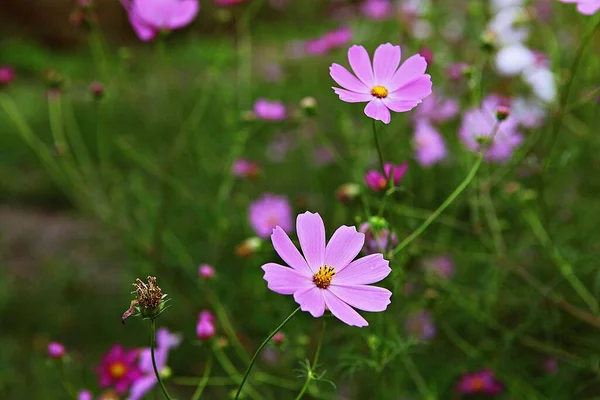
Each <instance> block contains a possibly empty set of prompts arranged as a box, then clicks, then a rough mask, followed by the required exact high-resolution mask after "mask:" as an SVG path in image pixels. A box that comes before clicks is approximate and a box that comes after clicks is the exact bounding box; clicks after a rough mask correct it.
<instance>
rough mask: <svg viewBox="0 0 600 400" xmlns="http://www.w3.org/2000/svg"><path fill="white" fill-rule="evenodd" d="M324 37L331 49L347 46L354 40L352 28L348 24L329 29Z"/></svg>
mask: <svg viewBox="0 0 600 400" xmlns="http://www.w3.org/2000/svg"><path fill="white" fill-rule="evenodd" d="M323 39H324V40H325V42H326V43H327V45H328V46H329V48H330V49H336V48H338V47H342V46H347V45H348V43H350V41H351V40H352V29H350V27H348V26H342V27H340V28H338V29H334V30H332V31H329V32H327V33H325V35H323Z"/></svg>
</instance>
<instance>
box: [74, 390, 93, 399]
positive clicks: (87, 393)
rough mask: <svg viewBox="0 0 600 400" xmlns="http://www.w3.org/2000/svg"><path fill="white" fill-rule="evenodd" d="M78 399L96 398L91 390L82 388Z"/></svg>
mask: <svg viewBox="0 0 600 400" xmlns="http://www.w3.org/2000/svg"><path fill="white" fill-rule="evenodd" d="M77 400H94V395H93V394H92V392H90V391H89V390H82V391H80V392H79V393H77Z"/></svg>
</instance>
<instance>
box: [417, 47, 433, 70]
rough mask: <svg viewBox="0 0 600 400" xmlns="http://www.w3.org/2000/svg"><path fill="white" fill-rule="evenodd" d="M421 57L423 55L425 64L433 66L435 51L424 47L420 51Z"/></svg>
mask: <svg viewBox="0 0 600 400" xmlns="http://www.w3.org/2000/svg"><path fill="white" fill-rule="evenodd" d="M419 55H421V56H422V57H423V58H424V59H425V62H426V63H427V65H428V66H429V65H431V64H433V59H434V55H433V50H431V48H429V47H426V46H422V47H421V48H420V49H419Z"/></svg>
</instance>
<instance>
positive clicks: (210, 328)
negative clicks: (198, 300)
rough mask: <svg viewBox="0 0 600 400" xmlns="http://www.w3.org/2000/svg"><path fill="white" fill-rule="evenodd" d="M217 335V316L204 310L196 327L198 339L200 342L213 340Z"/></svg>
mask: <svg viewBox="0 0 600 400" xmlns="http://www.w3.org/2000/svg"><path fill="white" fill-rule="evenodd" d="M216 334H217V329H216V327H215V316H214V314H213V313H211V312H210V311H208V310H204V311H202V312H201V313H200V315H199V316H198V324H197V325H196V337H197V338H198V339H200V340H209V339H212V338H213V337H214V336H215V335H216Z"/></svg>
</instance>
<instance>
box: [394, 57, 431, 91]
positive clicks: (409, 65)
mask: <svg viewBox="0 0 600 400" xmlns="http://www.w3.org/2000/svg"><path fill="white" fill-rule="evenodd" d="M426 69H427V61H425V58H424V57H423V56H421V55H419V54H415V55H414V56H412V57H409V58H408V59H407V60H406V61H404V62H403V63H402V65H401V66H400V68H398V70H397V71H396V73H395V74H394V76H393V77H392V79H390V81H389V83H388V86H387V89H388V91H389V92H395V91H396V90H397V89H398V88H400V87H402V86H403V85H405V84H407V83H408V82H411V81H413V80H415V79H417V78H419V77H420V76H421V75H423V74H424V73H425V70H426Z"/></svg>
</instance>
